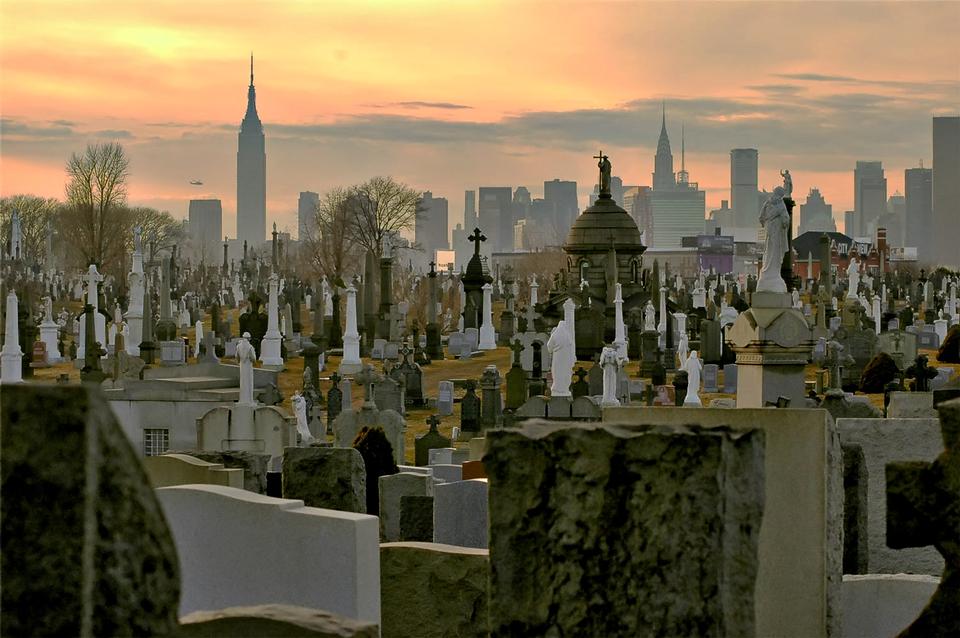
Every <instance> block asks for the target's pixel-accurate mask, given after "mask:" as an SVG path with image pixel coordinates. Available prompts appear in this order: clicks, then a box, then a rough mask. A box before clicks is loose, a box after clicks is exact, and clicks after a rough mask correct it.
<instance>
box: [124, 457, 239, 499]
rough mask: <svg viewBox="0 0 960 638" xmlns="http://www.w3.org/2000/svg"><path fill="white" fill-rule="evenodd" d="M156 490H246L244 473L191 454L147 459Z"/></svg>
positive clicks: (146, 465)
mask: <svg viewBox="0 0 960 638" xmlns="http://www.w3.org/2000/svg"><path fill="white" fill-rule="evenodd" d="M143 467H144V469H145V470H146V471H147V477H148V478H149V479H150V485H151V486H152V487H170V486H171V485H191V484H197V483H201V484H206V485H225V486H227V487H235V488H237V489H241V490H242V489H243V470H238V469H225V468H224V467H223V465H222V464H220V463H210V462H208V461H203V460H201V459H198V458H196V457H195V456H190V455H188V454H161V455H158V456H148V457H146V458H145V459H143Z"/></svg>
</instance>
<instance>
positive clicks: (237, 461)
mask: <svg viewBox="0 0 960 638" xmlns="http://www.w3.org/2000/svg"><path fill="white" fill-rule="evenodd" d="M168 454H189V455H190V456H192V457H194V458H198V459H200V460H201V461H207V462H208V463H220V464H222V465H223V466H224V467H225V468H228V469H232V468H236V469H241V470H243V489H245V490H249V491H250V492H256V493H257V494H266V493H267V470H269V468H270V455H269V454H267V453H266V452H240V451H236V452H231V451H223V452H216V451H213V450H199V451H181V452H173V451H171V452H168Z"/></svg>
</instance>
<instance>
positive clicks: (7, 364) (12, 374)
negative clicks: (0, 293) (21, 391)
mask: <svg viewBox="0 0 960 638" xmlns="http://www.w3.org/2000/svg"><path fill="white" fill-rule="evenodd" d="M19 310H20V304H19V302H18V300H17V294H16V293H15V292H13V291H12V290H11V291H10V292H9V293H8V294H7V310H6V313H7V314H6V322H5V325H6V334H5V335H4V340H3V350H2V351H0V382H2V383H21V382H22V381H23V368H22V366H23V351H22V350H21V349H20V326H19V324H18V323H17V319H18V316H17V313H18V312H19Z"/></svg>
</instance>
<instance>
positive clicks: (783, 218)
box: [757, 173, 793, 293]
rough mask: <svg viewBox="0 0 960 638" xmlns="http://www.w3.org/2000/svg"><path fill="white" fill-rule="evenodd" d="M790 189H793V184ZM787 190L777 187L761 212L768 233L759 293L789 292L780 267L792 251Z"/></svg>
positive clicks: (761, 222)
mask: <svg viewBox="0 0 960 638" xmlns="http://www.w3.org/2000/svg"><path fill="white" fill-rule="evenodd" d="M789 175H790V174H789V173H787V174H786V175H785V176H784V183H785V184H786V183H787V182H788V180H789ZM790 188H791V189H792V188H793V185H792V183H791V184H790ZM786 192H787V191H786V189H785V188H784V187H783V186H777V187H776V188H775V189H773V194H772V195H770V199H768V200H767V201H766V202H764V203H763V208H762V209H761V211H760V225H761V226H763V228H764V229H765V230H766V231H767V235H766V238H765V239H764V241H763V267H762V268H761V269H760V279H759V280H758V281H757V292H781V293H783V292H787V284H786V283H784V281H783V277H781V276H780V267H781V266H782V265H783V255H784V254H785V253H786V252H787V251H788V250H789V249H790V246H789V241H788V235H787V232H788V230H789V228H790V213H789V212H787V206H786V204H784V202H783V198H784V197H786Z"/></svg>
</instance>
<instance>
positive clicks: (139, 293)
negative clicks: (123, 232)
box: [126, 247, 144, 357]
mask: <svg viewBox="0 0 960 638" xmlns="http://www.w3.org/2000/svg"><path fill="white" fill-rule="evenodd" d="M143 279H144V277H143V253H141V252H140V249H139V247H138V248H136V249H134V251H133V268H132V269H131V270H130V274H128V275H127V286H128V287H129V288H130V303H129V305H128V306H127V314H126V320H127V326H129V330H130V336H129V338H128V339H126V349H127V354H129V355H130V356H133V357H139V356H140V342H141V341H143V289H144V282H143Z"/></svg>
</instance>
